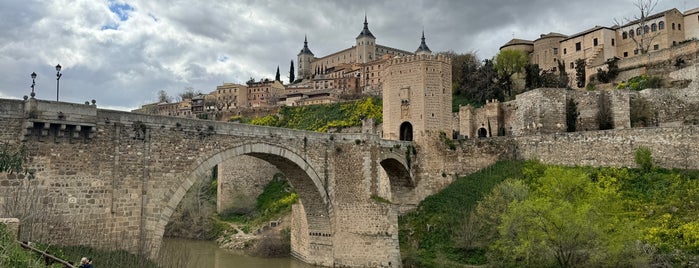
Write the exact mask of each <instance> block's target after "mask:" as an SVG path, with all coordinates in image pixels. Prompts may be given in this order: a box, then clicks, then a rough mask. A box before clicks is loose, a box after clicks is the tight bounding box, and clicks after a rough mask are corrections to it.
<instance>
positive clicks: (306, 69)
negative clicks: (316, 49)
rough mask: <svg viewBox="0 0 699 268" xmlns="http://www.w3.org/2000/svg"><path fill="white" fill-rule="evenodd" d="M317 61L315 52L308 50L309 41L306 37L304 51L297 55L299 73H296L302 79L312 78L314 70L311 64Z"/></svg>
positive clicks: (304, 38)
mask: <svg viewBox="0 0 699 268" xmlns="http://www.w3.org/2000/svg"><path fill="white" fill-rule="evenodd" d="M313 59H315V56H314V55H313V52H311V50H310V49H308V39H307V38H306V36H304V37H303V49H301V52H299V54H298V55H297V58H296V61H297V62H296V65H297V68H298V71H297V72H296V73H297V75H298V76H299V78H300V79H306V78H310V77H311V75H312V74H313V70H312V69H313V68H312V67H311V62H312V61H313Z"/></svg>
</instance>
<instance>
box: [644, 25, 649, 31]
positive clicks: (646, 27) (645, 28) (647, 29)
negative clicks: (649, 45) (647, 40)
mask: <svg viewBox="0 0 699 268" xmlns="http://www.w3.org/2000/svg"><path fill="white" fill-rule="evenodd" d="M649 31H650V27H648V25H646V26H643V33H648V32H649Z"/></svg>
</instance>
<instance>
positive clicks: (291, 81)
mask: <svg viewBox="0 0 699 268" xmlns="http://www.w3.org/2000/svg"><path fill="white" fill-rule="evenodd" d="M294 80H296V77H294V60H291V66H290V67H289V84H291V83H293V82H294Z"/></svg>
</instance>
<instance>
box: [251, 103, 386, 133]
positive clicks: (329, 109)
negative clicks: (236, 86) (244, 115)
mask: <svg viewBox="0 0 699 268" xmlns="http://www.w3.org/2000/svg"><path fill="white" fill-rule="evenodd" d="M362 118H372V119H374V123H375V124H379V123H381V122H382V102H381V99H378V98H372V97H368V98H365V99H361V100H357V101H352V102H343V103H333V104H319V105H308V106H283V107H281V109H280V110H279V114H278V115H268V116H265V117H259V118H254V119H252V120H249V121H248V123H250V124H253V125H259V126H273V127H283V128H293V129H302V130H310V131H318V132H327V131H328V129H331V128H336V129H337V128H345V127H357V126H361V125H362V121H361V119H362Z"/></svg>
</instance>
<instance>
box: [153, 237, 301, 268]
mask: <svg viewBox="0 0 699 268" xmlns="http://www.w3.org/2000/svg"><path fill="white" fill-rule="evenodd" d="M160 252H161V256H160V261H159V262H160V265H161V266H162V267H164V268H167V267H178V268H190V267H191V268H195V267H196V268H208V267H211V268H224V267H236V268H253V267H255V268H257V267H270V268H277V267H279V268H310V267H312V266H310V265H308V264H305V263H302V262H300V261H298V260H296V259H294V258H291V257H287V258H273V259H267V258H257V257H251V256H247V255H245V254H243V253H241V252H237V251H231V250H226V249H222V248H219V247H218V245H217V244H216V242H213V241H200V240H190V239H182V238H163V245H162V248H161V249H160Z"/></svg>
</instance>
